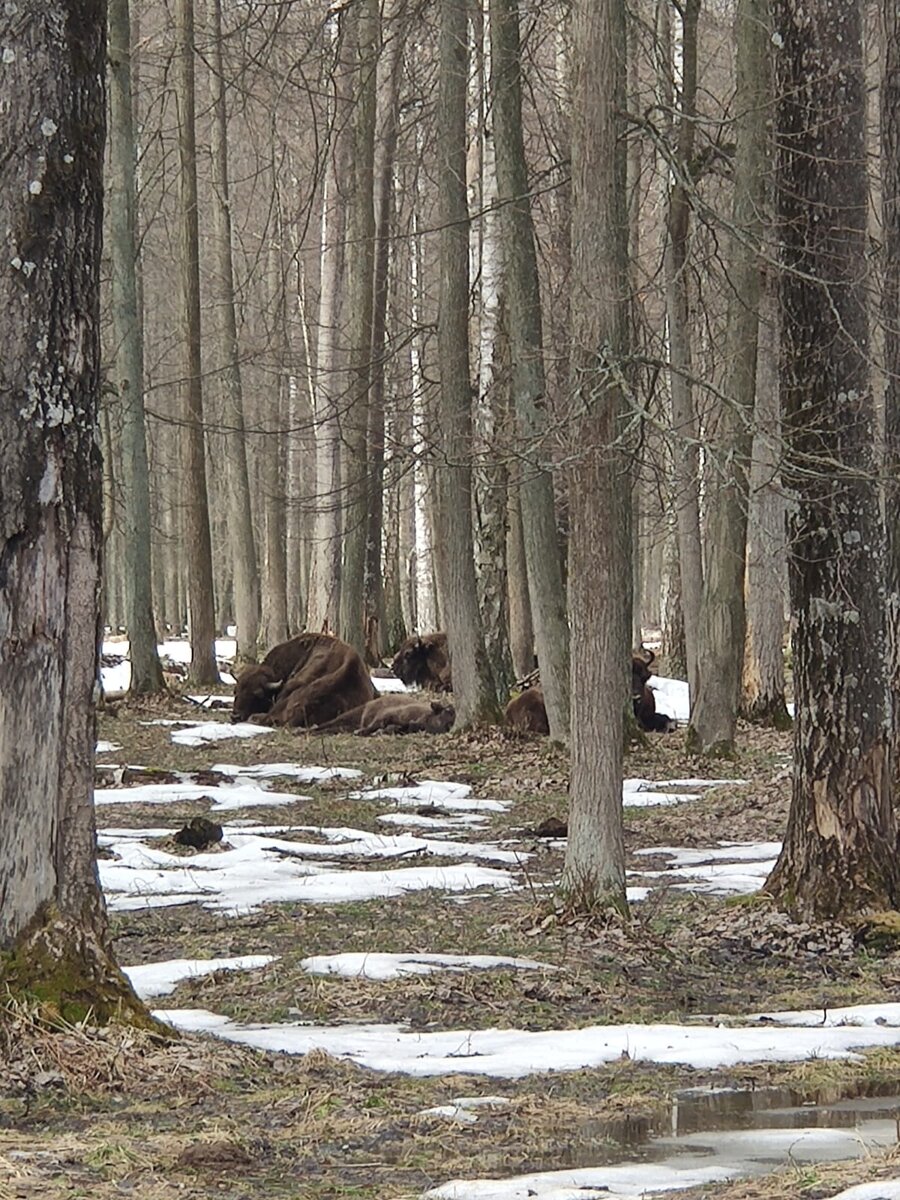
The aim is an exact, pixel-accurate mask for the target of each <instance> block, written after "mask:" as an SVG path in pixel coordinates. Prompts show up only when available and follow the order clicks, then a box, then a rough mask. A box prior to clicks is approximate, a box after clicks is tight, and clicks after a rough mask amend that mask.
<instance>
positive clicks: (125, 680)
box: [100, 650, 131, 695]
mask: <svg viewBox="0 0 900 1200" xmlns="http://www.w3.org/2000/svg"><path fill="white" fill-rule="evenodd" d="M113 653H115V654H118V653H120V651H118V650H116V651H113ZM100 681H101V683H102V684H103V690H104V692H106V694H107V695H110V694H111V693H113V692H127V691H128V689H129V687H130V686H131V663H130V662H128V660H127V659H126V660H125V662H120V663H116V665H115V666H114V667H101V668H100Z"/></svg>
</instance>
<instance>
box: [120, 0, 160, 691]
mask: <svg viewBox="0 0 900 1200" xmlns="http://www.w3.org/2000/svg"><path fill="white" fill-rule="evenodd" d="M109 100H110V137H109V141H110V154H109V164H110V165H109V178H108V183H107V204H108V207H109V234H110V247H109V252H110V253H109V257H110V268H111V270H110V274H111V279H110V295H111V300H112V320H113V330H114V339H115V347H116V353H115V366H114V382H115V384H116V388H117V390H118V393H119V399H120V402H121V408H122V498H123V502H124V510H125V511H124V522H123V525H124V541H125V562H124V584H125V627H126V628H127V630H128V641H129V644H130V657H131V691H132V692H134V693H138V694H146V693H148V692H159V691H162V688H163V677H162V669H161V668H160V665H159V655H158V654H157V651H156V630H155V629H154V626H153V598H152V583H151V577H152V573H151V570H150V473H149V469H148V466H147V432H146V425H145V420H144V342H143V331H142V329H141V318H140V311H139V308H138V289H137V269H138V257H137V256H138V250H137V228H136V226H137V196H136V189H135V178H134V173H135V163H136V147H135V140H134V113H133V109H132V90H131V26H130V22H129V15H128V0H111V3H110V5H109Z"/></svg>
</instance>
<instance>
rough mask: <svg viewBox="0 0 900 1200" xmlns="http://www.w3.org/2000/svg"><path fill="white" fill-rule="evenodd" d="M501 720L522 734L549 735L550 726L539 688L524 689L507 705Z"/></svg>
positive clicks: (542, 695)
mask: <svg viewBox="0 0 900 1200" xmlns="http://www.w3.org/2000/svg"><path fill="white" fill-rule="evenodd" d="M503 720H504V722H505V723H506V724H507V725H511V726H512V728H513V729H519V730H521V731H522V733H543V734H549V733H550V725H549V722H548V721H547V709H546V707H545V706H544V693H543V692H542V691H541V689H540V688H539V687H530V688H526V689H525V691H524V692H521V693H520V694H519V695H518V696H516V698H515V699H514V700H510V702H509V704H507V706H506V711H505V712H504V714H503Z"/></svg>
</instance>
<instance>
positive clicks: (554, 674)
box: [491, 0, 569, 742]
mask: <svg viewBox="0 0 900 1200" xmlns="http://www.w3.org/2000/svg"><path fill="white" fill-rule="evenodd" d="M491 39H492V44H491V53H492V69H493V79H492V87H491V91H492V98H493V104H494V130H495V139H494V140H495V147H496V156H497V190H498V201H499V202H500V204H501V213H502V227H501V228H502V234H503V256H504V270H505V277H506V289H507V303H508V325H509V340H510V354H511V358H512V364H513V375H512V388H513V400H514V407H515V412H516V418H517V423H518V430H517V434H518V440H519V443H520V448H521V453H522V454H523V456H525V457H526V460H527V461H526V465H525V466H524V467H523V469H522V472H521V475H520V479H519V496H520V502H521V508H522V534H523V538H524V544H525V562H526V566H527V571H528V591H529V595H530V597H531V612H532V618H533V621H534V637H535V643H536V646H537V654H538V662H539V663H540V666H541V685H542V687H543V691H544V699H545V703H546V706H547V720H548V723H549V725H550V736H551V737H553V738H555V739H557V740H558V741H562V742H565V741H567V740H568V736H569V628H568V623H567V620H566V594H565V587H564V585H563V578H562V562H561V557H560V547H559V535H558V533H557V529H556V514H555V505H554V497H553V481H552V478H551V475H550V470H549V467H550V447H549V445H548V441H549V438H548V429H547V426H548V421H547V394H546V392H547V389H546V379H545V375H544V359H543V326H542V318H541V296H540V284H539V282H538V270H537V256H536V253H535V243H534V224H533V222H532V218H531V205H530V199H529V189H528V176H527V171H526V165H525V147H524V141H523V136H522V81H521V61H520V59H521V52H520V45H519V14H518V5H517V0H491Z"/></svg>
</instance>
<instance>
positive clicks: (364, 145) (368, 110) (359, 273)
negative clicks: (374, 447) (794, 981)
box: [340, 0, 384, 654]
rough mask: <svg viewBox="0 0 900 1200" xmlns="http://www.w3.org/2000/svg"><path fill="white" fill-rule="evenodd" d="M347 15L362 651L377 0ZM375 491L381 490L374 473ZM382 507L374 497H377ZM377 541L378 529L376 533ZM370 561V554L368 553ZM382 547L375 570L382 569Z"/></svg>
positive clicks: (351, 513) (352, 470)
mask: <svg viewBox="0 0 900 1200" xmlns="http://www.w3.org/2000/svg"><path fill="white" fill-rule="evenodd" d="M348 16H349V17H350V19H351V20H352V22H353V29H354V36H353V38H352V43H353V51H354V62H353V70H354V74H355V78H356V86H355V95H354V105H353V108H354V130H353V132H354V138H353V142H354V145H353V163H352V179H353V190H352V195H351V200H350V216H349V240H348V248H347V295H348V298H349V301H350V314H349V322H348V325H349V338H350V396H349V401H348V403H347V405H346V406H345V411H344V414H343V416H342V420H341V431H342V434H343V444H344V451H345V453H344V458H343V463H342V467H343V477H344V547H343V549H344V557H343V565H342V569H341V579H342V584H341V607H340V613H341V622H340V631H341V637H342V638H343V639H344V640H345V641H346V642H349V643H350V645H351V646H353V647H355V648H356V649H357V650H358V651H359V652H360V654H364V653H365V649H366V631H365V586H366V579H365V573H366V542H367V537H368V534H369V532H370V529H371V527H370V524H369V504H370V503H371V492H370V481H369V466H370V462H369V421H370V418H372V417H374V414H370V411H369V403H370V395H371V387H372V315H373V294H372V289H373V281H374V276H375V211H374V192H373V180H374V167H375V107H376V105H375V93H376V86H375V84H376V75H377V65H378V41H379V21H380V17H379V6H378V2H377V0H359V2H358V3H357V4H355V5H354V6H353V7H352V8H351V9H349V10H348ZM379 416H380V422H381V429H380V431H378V430H377V429H376V428H375V427H374V425H373V429H372V432H373V433H374V435H375V437H376V438H377V440H378V442H379V449H380V456H381V460H382V463H383V458H384V411H383V409H382V411H381V413H380V414H379ZM378 486H379V488H380V486H381V479H380V471H379V478H378ZM379 504H380V496H379ZM379 538H380V531H379ZM372 553H373V557H374V554H375V551H374V549H373V552H372ZM380 559H381V554H380V547H379V553H378V560H379V561H378V570H379V572H380V569H381V561H380Z"/></svg>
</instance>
